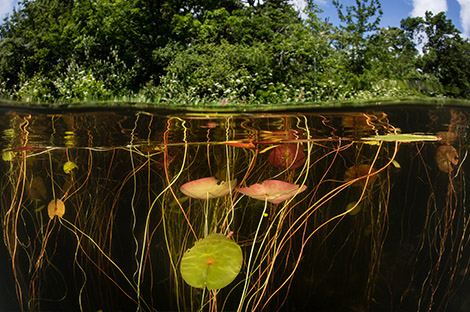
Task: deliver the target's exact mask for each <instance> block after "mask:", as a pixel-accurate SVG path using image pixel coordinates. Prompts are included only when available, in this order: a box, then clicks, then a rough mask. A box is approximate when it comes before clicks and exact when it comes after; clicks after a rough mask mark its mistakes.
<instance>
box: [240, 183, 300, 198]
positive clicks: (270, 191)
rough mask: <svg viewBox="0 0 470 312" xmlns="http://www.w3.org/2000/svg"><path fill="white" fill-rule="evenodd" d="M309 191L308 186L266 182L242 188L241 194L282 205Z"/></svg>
mask: <svg viewBox="0 0 470 312" xmlns="http://www.w3.org/2000/svg"><path fill="white" fill-rule="evenodd" d="M306 189H307V186H306V185H302V186H300V185H297V184H291V183H287V182H284V181H279V180H266V181H263V182H262V183H261V184H258V183H256V184H253V185H251V186H250V187H241V188H239V189H238V190H239V191H240V193H242V194H244V195H247V196H250V197H251V198H255V199H259V200H267V201H268V202H270V203H273V204H279V203H282V202H283V201H285V200H288V199H290V198H291V197H293V196H294V195H296V194H298V193H301V192H303V191H305V190H306Z"/></svg>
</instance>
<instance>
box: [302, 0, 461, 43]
mask: <svg viewBox="0 0 470 312" xmlns="http://www.w3.org/2000/svg"><path fill="white" fill-rule="evenodd" d="M293 2H294V3H295V4H296V6H297V7H303V6H304V5H305V2H304V1H303V0H293ZM314 2H315V3H316V4H318V6H319V7H320V8H321V9H322V10H323V11H324V12H323V13H322V14H321V16H322V17H323V18H329V21H330V22H331V23H333V24H335V25H339V23H340V21H339V19H338V14H337V11H336V8H335V6H334V5H333V4H332V3H331V2H332V1H331V0H317V1H314ZM340 2H341V3H342V4H343V7H344V8H346V6H349V5H353V4H355V3H356V1H355V0H340ZM380 3H381V5H382V11H383V16H382V20H381V24H380V26H381V27H388V26H397V27H399V26H400V21H401V20H402V19H403V18H406V17H408V16H424V13H425V12H426V10H429V11H432V12H434V13H439V12H441V11H445V12H446V16H447V18H449V19H451V20H452V23H453V24H454V25H455V26H456V27H457V28H458V29H459V30H460V31H461V32H462V35H463V37H465V38H469V36H470V0H381V1H380Z"/></svg>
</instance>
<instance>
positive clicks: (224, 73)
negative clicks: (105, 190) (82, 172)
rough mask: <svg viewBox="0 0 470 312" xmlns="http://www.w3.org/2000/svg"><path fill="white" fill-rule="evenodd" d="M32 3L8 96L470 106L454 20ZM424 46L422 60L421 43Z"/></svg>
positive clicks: (139, 3)
mask: <svg viewBox="0 0 470 312" xmlns="http://www.w3.org/2000/svg"><path fill="white" fill-rule="evenodd" d="M243 3H245V2H243V1H238V0H224V1H212V0H211V1H205V2H201V1H194V0H182V1H174V0H165V1H152V0H119V1H118V0H34V1H33V0H23V1H22V2H21V5H22V6H21V9H19V10H18V11H16V12H14V13H13V14H12V15H11V16H10V17H9V18H7V19H6V20H5V21H4V22H3V24H2V25H0V96H1V97H4V98H13V99H17V100H21V101H39V102H55V101H59V102H69V101H83V100H92V99H100V100H110V99H115V98H118V99H119V98H120V99H131V100H132V99H137V100H139V101H140V99H142V100H145V101H148V102H154V101H167V102H168V103H181V104H184V105H189V104H191V103H198V102H200V101H203V102H204V101H211V102H221V103H270V104H275V103H289V102H303V101H334V100H338V99H357V98H360V99H364V98H373V97H400V96H409V95H416V94H425V95H432V96H444V95H445V96H454V97H465V98H470V91H469V90H470V80H469V79H470V78H469V77H470V72H469V70H470V52H469V51H470V43H469V41H468V40H463V39H462V38H461V37H460V35H459V32H458V31H457V30H456V29H455V27H454V25H452V23H451V22H450V21H449V20H447V19H446V17H445V15H444V13H439V14H437V15H433V14H431V13H428V14H426V16H425V18H420V17H414V18H411V17H409V18H406V19H404V20H403V21H402V24H401V27H400V28H393V27H392V28H386V29H380V28H378V23H379V21H380V17H381V15H382V11H381V6H380V2H379V1H378V0H356V2H355V5H353V6H348V7H346V8H345V9H344V8H343V7H342V5H341V4H340V2H339V1H333V3H334V4H335V5H336V7H337V9H338V14H339V17H340V19H341V21H342V23H343V24H342V25H341V27H340V28H336V27H334V26H333V25H331V24H330V23H328V22H327V21H323V20H321V19H320V18H319V17H318V14H319V13H320V10H319V8H318V6H317V5H316V4H315V2H314V1H313V0H309V1H307V8H306V11H305V12H304V13H305V14H306V16H307V18H306V19H305V20H302V19H300V17H299V13H298V12H297V11H295V10H294V8H293V6H292V5H291V4H290V3H289V2H288V1H282V0H279V1H265V2H263V3H262V4H260V3H258V2H257V1H247V5H244V4H243ZM419 42H421V45H422V46H424V48H423V53H422V54H420V53H418V50H417V48H416V47H417V43H419Z"/></svg>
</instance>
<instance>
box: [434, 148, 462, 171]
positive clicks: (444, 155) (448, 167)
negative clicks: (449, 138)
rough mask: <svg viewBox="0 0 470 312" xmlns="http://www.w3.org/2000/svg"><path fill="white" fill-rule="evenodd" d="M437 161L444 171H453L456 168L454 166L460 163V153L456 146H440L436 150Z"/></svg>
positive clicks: (440, 168)
mask: <svg viewBox="0 0 470 312" xmlns="http://www.w3.org/2000/svg"><path fill="white" fill-rule="evenodd" d="M436 163H437V166H438V167H439V170H441V171H442V172H445V173H449V172H451V171H452V170H453V169H454V168H453V167H452V166H453V165H454V166H455V165H457V164H458V163H459V154H458V153H457V150H456V149H455V147H453V146H451V145H441V146H439V147H438V148H437V151H436Z"/></svg>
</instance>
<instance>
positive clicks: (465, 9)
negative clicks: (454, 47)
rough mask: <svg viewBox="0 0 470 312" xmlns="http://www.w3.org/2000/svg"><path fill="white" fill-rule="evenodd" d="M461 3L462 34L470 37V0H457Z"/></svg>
mask: <svg viewBox="0 0 470 312" xmlns="http://www.w3.org/2000/svg"><path fill="white" fill-rule="evenodd" d="M457 2H458V3H459V4H460V22H461V23H462V28H463V30H462V35H463V37H464V38H469V37H470V0H457Z"/></svg>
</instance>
